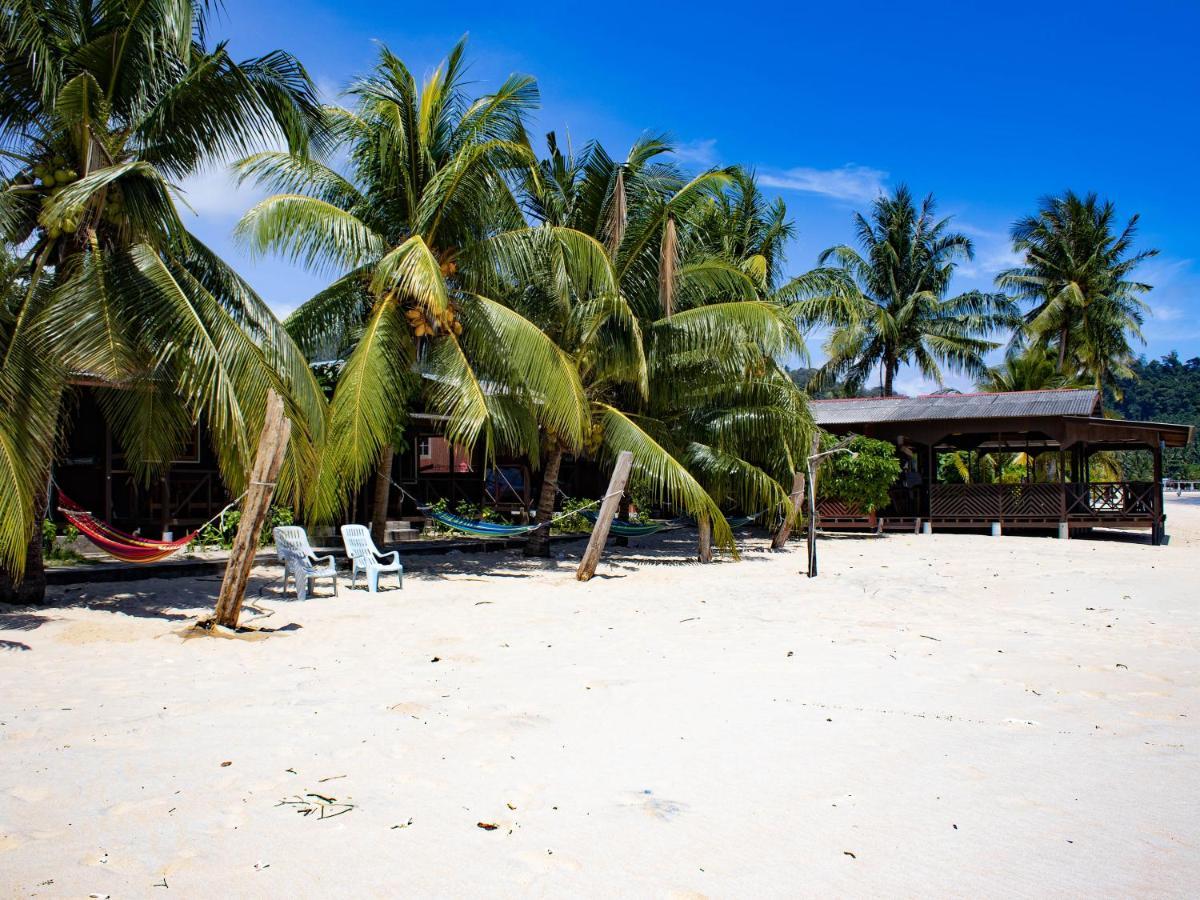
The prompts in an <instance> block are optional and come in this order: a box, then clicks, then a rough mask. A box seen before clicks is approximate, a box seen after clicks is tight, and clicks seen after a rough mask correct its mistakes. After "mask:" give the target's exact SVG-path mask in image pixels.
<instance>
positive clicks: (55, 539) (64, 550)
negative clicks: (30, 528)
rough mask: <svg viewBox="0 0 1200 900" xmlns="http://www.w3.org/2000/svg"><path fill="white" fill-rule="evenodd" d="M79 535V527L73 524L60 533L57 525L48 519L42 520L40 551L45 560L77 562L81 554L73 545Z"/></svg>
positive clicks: (81, 558) (81, 559)
mask: <svg viewBox="0 0 1200 900" xmlns="http://www.w3.org/2000/svg"><path fill="white" fill-rule="evenodd" d="M78 537H79V529H78V528H76V527H75V526H74V525H67V526H65V527H64V528H63V533H62V535H59V533H58V526H57V525H56V524H54V522H53V521H51V520H50V519H43V520H42V553H43V554H44V555H45V558H46V559H47V560H51V561H53V562H61V563H77V562H82V561H83V558H84V557H83V554H81V553H80V552H79V551H78V550H76V549H75V547H74V546H73V545H74V543H75V541H76V539H77V538H78Z"/></svg>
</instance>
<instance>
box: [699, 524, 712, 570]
mask: <svg viewBox="0 0 1200 900" xmlns="http://www.w3.org/2000/svg"><path fill="white" fill-rule="evenodd" d="M696 525H697V527H698V528H699V530H700V539H699V547H698V550H699V552H698V553H697V555H696V558H697V559H699V560H700V562H702V563H710V562H712V519H710V518H708V517H707V516H701V517H700V518H698V519H697V520H696Z"/></svg>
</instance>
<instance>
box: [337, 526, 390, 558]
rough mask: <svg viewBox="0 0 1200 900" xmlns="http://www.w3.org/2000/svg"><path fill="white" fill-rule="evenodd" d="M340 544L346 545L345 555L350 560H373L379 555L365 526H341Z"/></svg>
mask: <svg viewBox="0 0 1200 900" xmlns="http://www.w3.org/2000/svg"><path fill="white" fill-rule="evenodd" d="M342 543H343V544H345V545H346V555H347V556H349V557H350V558H351V559H364V558H365V559H367V560H373V559H374V558H375V557H376V556H380V555H381V554H380V552H379V550H378V549H377V548H376V547H375V542H374V541H373V540H371V532H370V531H369V530H368V529H367V526H366V525H343V526H342ZM372 554H374V555H372Z"/></svg>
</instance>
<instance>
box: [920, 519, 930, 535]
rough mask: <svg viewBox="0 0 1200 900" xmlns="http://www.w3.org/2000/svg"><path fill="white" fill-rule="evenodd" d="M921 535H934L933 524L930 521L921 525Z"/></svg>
mask: <svg viewBox="0 0 1200 900" xmlns="http://www.w3.org/2000/svg"><path fill="white" fill-rule="evenodd" d="M921 534H933V523H932V522H930V521H929V520H928V519H926V520H925V521H924V522H922V523H921Z"/></svg>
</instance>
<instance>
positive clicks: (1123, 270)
mask: <svg viewBox="0 0 1200 900" xmlns="http://www.w3.org/2000/svg"><path fill="white" fill-rule="evenodd" d="M1137 223H1138V217H1137V216H1136V215H1134V216H1133V217H1131V218H1130V219H1129V221H1128V222H1127V223H1126V224H1125V227H1124V228H1122V229H1121V231H1120V233H1117V232H1116V210H1115V208H1114V206H1113V204H1112V203H1110V202H1108V201H1104V202H1101V201H1100V200H1099V199H1098V198H1097V196H1096V195H1095V194H1094V193H1093V194H1088V195H1087V196H1085V197H1080V196H1078V195H1077V194H1075V193H1074V192H1073V191H1067V192H1066V193H1065V194H1064V195H1063V196H1061V197H1045V198H1043V199H1042V200H1041V201H1040V203H1039V204H1038V212H1037V213H1036V214H1035V215H1032V216H1028V217H1026V218H1024V219H1021V220H1020V221H1018V222H1017V223H1016V224H1015V225H1014V226H1013V229H1012V238H1013V247H1014V249H1015V250H1016V251H1017V252H1018V253H1020V254H1022V255H1023V256H1024V264H1023V265H1021V266H1018V267H1016V268H1012V269H1009V270H1007V271H1005V272H1002V273H1001V274H1000V275H999V276H997V278H996V284H997V285H998V286H999V287H1001V288H1003V289H1005V290H1007V291H1008V292H1010V293H1011V294H1012V295H1013V296H1015V297H1016V298H1018V299H1019V300H1022V301H1024V302H1026V303H1028V304H1030V308H1029V310H1028V311H1027V312H1026V314H1025V328H1024V329H1023V330H1022V331H1021V332H1020V333H1019V334H1018V335H1017V338H1018V341H1017V343H1018V345H1019V344H1020V343H1023V342H1024V341H1026V340H1029V341H1032V342H1033V343H1036V344H1041V345H1043V346H1045V347H1047V348H1049V349H1051V350H1053V351H1054V352H1055V353H1056V354H1057V357H1058V363H1057V369H1058V372H1059V374H1063V375H1072V374H1075V373H1078V374H1081V375H1083V376H1085V377H1086V378H1088V380H1090V381H1092V382H1093V383H1094V384H1095V386H1096V387H1097V388H1101V389H1102V388H1104V387H1106V386H1109V385H1113V384H1114V383H1115V382H1116V380H1117V379H1119V378H1125V377H1128V376H1129V375H1130V372H1131V370H1130V363H1131V362H1132V361H1133V349H1132V347H1131V346H1130V339H1131V338H1133V339H1137V340H1141V325H1142V321H1143V317H1144V314H1145V310H1146V305H1145V303H1144V302H1143V301H1142V300H1141V298H1140V295H1141V294H1144V293H1146V292H1147V291H1149V290H1150V285H1148V284H1143V283H1141V282H1137V281H1133V280H1131V279H1130V275H1131V274H1132V272H1133V270H1134V269H1135V268H1137V266H1138V265H1140V264H1141V263H1142V262H1143V261H1144V260H1146V259H1148V258H1150V257H1152V256H1154V255H1156V254H1157V253H1158V251H1157V250H1142V251H1139V252H1134V250H1133V239H1134V236H1135V234H1136V231H1137Z"/></svg>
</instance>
